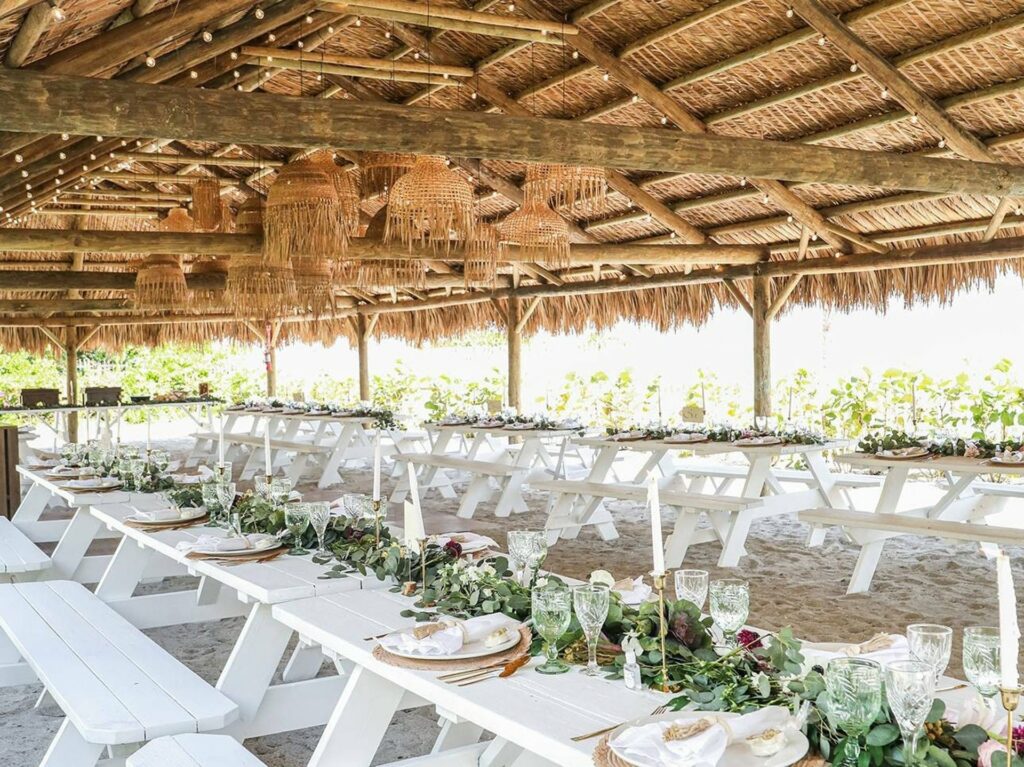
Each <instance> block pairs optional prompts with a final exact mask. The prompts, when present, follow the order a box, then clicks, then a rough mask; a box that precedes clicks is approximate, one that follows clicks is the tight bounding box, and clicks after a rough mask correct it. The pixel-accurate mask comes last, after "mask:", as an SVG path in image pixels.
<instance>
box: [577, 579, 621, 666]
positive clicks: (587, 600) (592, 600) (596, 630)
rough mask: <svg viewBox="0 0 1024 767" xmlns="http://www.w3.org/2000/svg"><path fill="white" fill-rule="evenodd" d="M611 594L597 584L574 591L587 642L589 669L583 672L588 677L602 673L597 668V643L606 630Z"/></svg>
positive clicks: (578, 614) (578, 587)
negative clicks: (602, 632) (602, 631)
mask: <svg viewBox="0 0 1024 767" xmlns="http://www.w3.org/2000/svg"><path fill="white" fill-rule="evenodd" d="M610 594H611V590H610V589H609V588H608V587H607V586H605V585H604V584H597V583H585V584H583V585H582V586H576V587H575V588H574V589H573V590H572V604H573V608H574V609H575V610H576V620H577V621H579V624H580V628H581V629H583V636H584V637H586V640H587V667H586V669H584V671H583V673H584V674H586V675H587V676H597V675H598V674H599V673H600V671H599V669H598V666H597V641H598V639H600V638H601V629H603V628H604V622H605V619H606V618H607V617H608V602H609V595H610Z"/></svg>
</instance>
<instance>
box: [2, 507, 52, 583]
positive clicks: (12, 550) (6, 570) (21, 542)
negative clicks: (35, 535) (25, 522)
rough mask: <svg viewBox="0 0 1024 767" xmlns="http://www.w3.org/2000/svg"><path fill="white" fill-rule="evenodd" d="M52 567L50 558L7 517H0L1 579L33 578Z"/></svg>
mask: <svg viewBox="0 0 1024 767" xmlns="http://www.w3.org/2000/svg"><path fill="white" fill-rule="evenodd" d="M49 567H50V558H49V557H48V556H47V555H46V554H44V553H43V552H42V551H41V550H40V548H39V547H38V546H36V545H35V544H34V543H32V541H30V540H29V539H28V536H27V535H25V534H24V533H23V532H21V530H19V529H18V528H17V527H15V525H14V523H12V522H11V521H10V520H9V519H7V518H6V517H0V579H2V578H4V577H5V576H6V579H8V580H15V579H18V578H19V577H20V578H26V577H28V578H31V577H34V576H33V575H29V573H39V572H41V571H43V570H47V569H49Z"/></svg>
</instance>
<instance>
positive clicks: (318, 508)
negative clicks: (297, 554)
mask: <svg viewBox="0 0 1024 767" xmlns="http://www.w3.org/2000/svg"><path fill="white" fill-rule="evenodd" d="M306 507H307V510H308V512H309V524H310V525H311V526H312V528H313V532H315V533H316V541H317V550H316V551H315V552H314V553H313V556H314V557H330V556H331V552H330V551H329V550H328V549H327V547H326V546H325V545H324V535H325V534H326V533H327V525H328V524H329V523H330V521H331V506H330V504H328V503H324V502H320V503H309V504H306Z"/></svg>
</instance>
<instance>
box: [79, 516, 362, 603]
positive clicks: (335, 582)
mask: <svg viewBox="0 0 1024 767" xmlns="http://www.w3.org/2000/svg"><path fill="white" fill-rule="evenodd" d="M89 513H90V514H92V515H93V516H94V517H96V518H97V519H98V520H100V521H101V522H102V523H103V524H105V525H107V526H108V527H110V528H111V529H115V530H119V531H120V532H121V533H122V534H123V535H125V536H126V537H128V538H132V539H134V540H136V541H138V542H139V543H140V544H141V545H142V546H144V547H146V548H149V549H152V550H153V551H156V552H159V553H160V554H163V555H164V556H166V557H168V558H170V559H173V560H174V561H176V562H179V563H180V564H182V565H184V566H185V567H187V568H188V569H189V571H190V572H193V573H195V574H197V575H207V576H209V577H211V578H212V579H214V580H216V581H218V582H220V583H222V584H224V585H225V586H228V587H230V588H232V589H236V590H237V591H238V592H239V593H240V594H244V595H246V596H248V597H250V598H252V599H253V600H255V601H258V602H262V603H264V604H278V603H280V602H286V601H288V600H291V599H304V598H307V597H314V596H322V595H327V594H333V593H336V592H339V591H352V590H355V589H360V588H363V584H364V582H365V583H366V584H367V586H368V587H373V588H379V587H380V584H381V582H380V581H378V580H377V578H376V576H374V575H367V576H361V575H359V574H358V573H353V574H352V575H347V576H345V577H344V578H323V577H322V576H323V575H324V574H325V573H326V572H327V571H328V570H329V569H330V566H329V565H318V564H316V563H314V562H313V561H312V559H311V557H309V556H303V557H293V556H291V555H289V554H283V555H281V556H280V557H277V558H276V559H272V560H270V561H268V562H248V563H243V564H238V565H225V564H218V563H217V562H214V561H211V560H204V559H189V558H188V556H187V553H186V552H184V551H179V550H178V548H177V544H178V543H181V542H186V543H191V542H194V541H195V540H196V539H197V538H198V537H199V536H201V535H219V536H224V535H226V533H225V531H224V530H222V529H220V528H217V527H189V528H185V529H182V530H162V531H156V532H149V531H146V530H140V529H138V528H136V527H132V526H129V525H126V524H124V518H125V517H126V516H129V515H131V514H132V513H133V510H132V509H131V507H130V506H129V505H127V504H112V505H104V506H92V507H90V509H89Z"/></svg>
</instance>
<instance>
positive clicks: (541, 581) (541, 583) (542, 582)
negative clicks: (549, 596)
mask: <svg viewBox="0 0 1024 767" xmlns="http://www.w3.org/2000/svg"><path fill="white" fill-rule="evenodd" d="M547 585H548V579H547V578H538V579H537V580H536V581H534V584H533V587H534V588H535V589H542V588H545V587H546V586H547Z"/></svg>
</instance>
